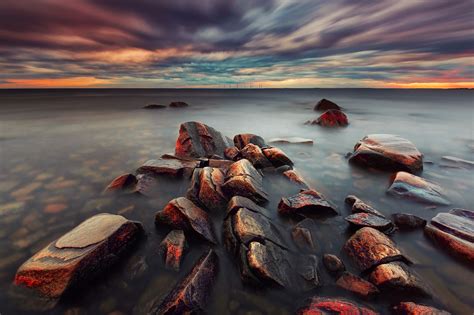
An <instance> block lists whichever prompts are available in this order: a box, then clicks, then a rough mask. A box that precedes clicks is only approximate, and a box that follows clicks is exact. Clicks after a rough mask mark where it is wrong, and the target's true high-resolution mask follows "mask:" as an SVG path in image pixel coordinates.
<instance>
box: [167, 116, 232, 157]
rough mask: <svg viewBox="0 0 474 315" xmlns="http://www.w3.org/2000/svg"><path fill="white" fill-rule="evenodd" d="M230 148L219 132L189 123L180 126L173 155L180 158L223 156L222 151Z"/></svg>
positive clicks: (228, 142) (193, 122) (201, 124)
mask: <svg viewBox="0 0 474 315" xmlns="http://www.w3.org/2000/svg"><path fill="white" fill-rule="evenodd" d="M230 146H232V145H231V143H230V141H229V139H227V138H226V137H224V136H223V135H222V134H221V133H220V132H219V131H217V130H215V129H214V128H212V127H209V126H207V125H205V124H203V123H199V122H195V121H190V122H186V123H184V124H181V126H180V127H179V136H178V139H177V140H176V147H175V154H176V155H177V156H181V157H193V158H201V157H211V156H213V155H219V156H224V150H225V148H227V147H230Z"/></svg>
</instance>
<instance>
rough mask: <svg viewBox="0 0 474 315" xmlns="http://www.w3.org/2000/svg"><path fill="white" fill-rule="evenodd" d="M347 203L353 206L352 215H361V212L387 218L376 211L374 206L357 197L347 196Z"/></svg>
mask: <svg viewBox="0 0 474 315" xmlns="http://www.w3.org/2000/svg"><path fill="white" fill-rule="evenodd" d="M345 202H346V203H347V204H349V205H351V206H352V209H351V210H352V213H360V212H363V213H370V214H373V215H376V216H379V217H382V218H385V216H384V215H383V214H382V213H380V212H379V211H377V210H375V209H374V208H373V207H372V206H370V205H368V204H366V203H365V202H363V201H362V200H360V199H359V198H357V197H356V196H353V195H349V196H347V197H346V199H345Z"/></svg>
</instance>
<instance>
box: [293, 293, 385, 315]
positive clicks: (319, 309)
mask: <svg viewBox="0 0 474 315" xmlns="http://www.w3.org/2000/svg"><path fill="white" fill-rule="evenodd" d="M297 314H298V315H319V314H321V315H322V314H331V315H377V314H378V313H376V312H374V311H373V310H371V309H369V308H366V307H363V306H360V305H358V304H356V303H355V302H352V301H349V300H346V299H342V298H325V297H319V296H315V297H313V298H311V300H310V302H309V303H308V305H307V306H305V307H303V308H301V309H300V310H299V311H298V313H297Z"/></svg>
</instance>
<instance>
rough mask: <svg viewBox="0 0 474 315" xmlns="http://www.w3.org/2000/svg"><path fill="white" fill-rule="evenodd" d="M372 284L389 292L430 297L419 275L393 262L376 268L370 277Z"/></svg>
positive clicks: (399, 263) (401, 264)
mask: <svg viewBox="0 0 474 315" xmlns="http://www.w3.org/2000/svg"><path fill="white" fill-rule="evenodd" d="M369 280H370V282H372V283H373V284H375V285H376V286H377V287H378V288H379V289H381V290H386V291H387V292H390V293H392V292H399V293H408V294H411V295H413V294H415V295H420V296H430V295H431V294H430V293H429V291H430V290H429V289H428V287H427V286H426V285H425V284H424V283H422V282H421V280H420V279H419V277H418V275H416V274H415V273H414V272H412V271H410V269H409V268H408V267H407V266H406V265H405V264H404V263H401V262H392V263H389V264H382V265H378V266H377V267H375V269H374V271H372V273H371V274H370V276H369Z"/></svg>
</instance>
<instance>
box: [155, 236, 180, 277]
mask: <svg viewBox="0 0 474 315" xmlns="http://www.w3.org/2000/svg"><path fill="white" fill-rule="evenodd" d="M185 248H186V238H185V237H184V232H183V231H182V230H173V231H171V232H169V233H168V235H166V237H165V238H164V239H163V241H162V242H161V244H160V252H161V255H162V256H163V259H164V261H165V266H166V268H168V269H173V270H176V271H179V268H180V267H181V262H182V260H183V254H184V250H185Z"/></svg>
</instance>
